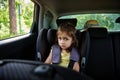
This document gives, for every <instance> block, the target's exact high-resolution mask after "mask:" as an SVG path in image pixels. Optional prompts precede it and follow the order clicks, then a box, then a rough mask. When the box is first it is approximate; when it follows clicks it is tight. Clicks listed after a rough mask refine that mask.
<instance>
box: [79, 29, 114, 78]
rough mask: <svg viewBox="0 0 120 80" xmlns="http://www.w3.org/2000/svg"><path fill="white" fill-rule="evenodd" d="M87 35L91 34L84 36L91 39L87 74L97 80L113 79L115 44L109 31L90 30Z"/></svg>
mask: <svg viewBox="0 0 120 80" xmlns="http://www.w3.org/2000/svg"><path fill="white" fill-rule="evenodd" d="M86 33H88V34H89V36H87V35H84V36H87V37H88V39H89V49H88V50H89V53H88V55H87V63H86V66H85V73H86V74H87V75H90V76H91V77H93V78H95V79H97V80H98V79H111V78H113V77H114V58H113V44H112V39H111V37H110V36H109V35H108V32H107V29H106V28H88V29H87V31H86ZM82 44H84V43H82ZM86 45H87V44H86ZM81 48H82V47H81ZM81 50H82V49H81Z"/></svg>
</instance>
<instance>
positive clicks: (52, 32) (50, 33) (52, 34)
mask: <svg viewBox="0 0 120 80" xmlns="http://www.w3.org/2000/svg"><path fill="white" fill-rule="evenodd" d="M56 32H57V30H55V29H49V30H48V32H47V39H48V43H49V44H50V45H53V44H54V43H55V40H56Z"/></svg>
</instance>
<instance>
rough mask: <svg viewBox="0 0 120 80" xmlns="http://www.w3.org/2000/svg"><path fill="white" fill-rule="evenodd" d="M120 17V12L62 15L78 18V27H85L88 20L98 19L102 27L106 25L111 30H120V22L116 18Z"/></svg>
mask: <svg viewBox="0 0 120 80" xmlns="http://www.w3.org/2000/svg"><path fill="white" fill-rule="evenodd" d="M118 17H120V14H114V13H111V14H79V15H78V14H77V15H67V16H62V17H60V19H63V18H77V26H76V28H77V29H83V27H84V24H85V22H86V21H87V20H97V21H98V22H99V26H100V27H106V28H107V29H108V30H109V31H111V30H112V31H113V30H114V31H118V30H119V31H120V24H119V23H115V20H116V19H117V18H118Z"/></svg>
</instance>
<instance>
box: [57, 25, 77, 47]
mask: <svg viewBox="0 0 120 80" xmlns="http://www.w3.org/2000/svg"><path fill="white" fill-rule="evenodd" d="M61 32H65V33H66V34H67V35H68V36H70V37H72V40H73V43H72V45H71V47H70V49H71V48H72V47H77V45H78V41H77V39H76V29H75V26H74V25H72V24H71V23H63V24H60V25H59V28H58V31H57V36H58V35H59V34H60V33H61Z"/></svg>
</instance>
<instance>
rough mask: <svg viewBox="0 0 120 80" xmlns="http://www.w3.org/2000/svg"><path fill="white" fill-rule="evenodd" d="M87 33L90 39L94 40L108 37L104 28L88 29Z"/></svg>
mask: <svg viewBox="0 0 120 80" xmlns="http://www.w3.org/2000/svg"><path fill="white" fill-rule="evenodd" d="M87 31H88V32H89V33H90V36H91V37H95V38H105V37H107V36H108V32H107V29H106V28H104V27H96V28H88V29H87Z"/></svg>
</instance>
